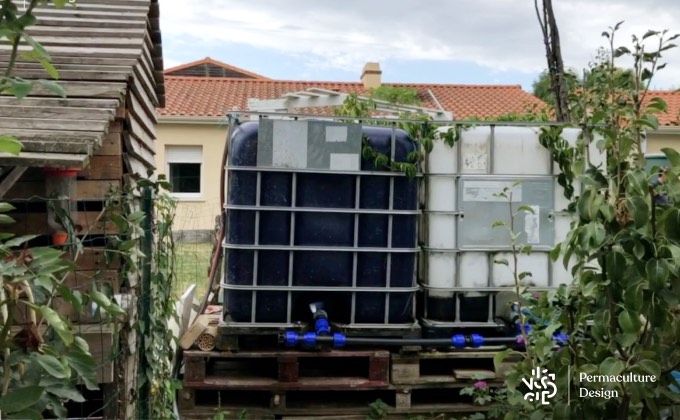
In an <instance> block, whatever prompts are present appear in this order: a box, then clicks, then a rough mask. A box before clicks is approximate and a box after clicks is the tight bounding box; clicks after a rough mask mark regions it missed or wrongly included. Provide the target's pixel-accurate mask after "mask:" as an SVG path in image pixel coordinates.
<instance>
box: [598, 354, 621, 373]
mask: <svg viewBox="0 0 680 420" xmlns="http://www.w3.org/2000/svg"><path fill="white" fill-rule="evenodd" d="M623 368H624V365H623V362H622V361H621V360H619V359H616V358H614V357H607V358H606V359H604V361H603V362H602V363H600V373H601V374H602V375H611V376H617V375H619V374H621V372H623Z"/></svg>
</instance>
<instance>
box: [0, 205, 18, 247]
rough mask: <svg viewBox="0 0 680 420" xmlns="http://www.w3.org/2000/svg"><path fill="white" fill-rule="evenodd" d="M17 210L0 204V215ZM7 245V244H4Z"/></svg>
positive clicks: (11, 206)
mask: <svg viewBox="0 0 680 420" xmlns="http://www.w3.org/2000/svg"><path fill="white" fill-rule="evenodd" d="M16 209H17V208H16V207H14V206H13V205H11V204H9V203H0V213H7V212H8V211H12V210H16ZM5 245H7V244H5Z"/></svg>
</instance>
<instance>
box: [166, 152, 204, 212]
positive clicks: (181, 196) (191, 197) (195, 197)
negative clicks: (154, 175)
mask: <svg viewBox="0 0 680 420" xmlns="http://www.w3.org/2000/svg"><path fill="white" fill-rule="evenodd" d="M172 149H175V150H177V149H194V150H196V149H198V150H199V151H200V159H199V161H198V162H197V161H196V159H194V158H190V157H189V158H185V159H182V158H171V157H170V154H171V153H170V150H172ZM173 163H194V164H198V165H199V177H200V180H199V186H198V189H199V192H197V193H183V192H169V194H170V196H171V197H173V198H176V199H177V200H179V201H203V200H204V197H203V190H204V188H203V177H204V173H203V172H204V169H203V168H204V166H205V165H204V160H203V146H200V145H199V146H197V145H183V144H171V145H166V146H165V174H166V177H167V181H168V182H171V178H170V165H171V164H173Z"/></svg>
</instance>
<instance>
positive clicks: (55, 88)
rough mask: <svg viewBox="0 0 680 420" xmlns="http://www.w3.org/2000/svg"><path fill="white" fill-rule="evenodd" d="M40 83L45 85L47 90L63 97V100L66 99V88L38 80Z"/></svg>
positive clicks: (48, 81)
mask: <svg viewBox="0 0 680 420" xmlns="http://www.w3.org/2000/svg"><path fill="white" fill-rule="evenodd" d="M38 83H40V84H41V85H43V86H44V87H45V88H46V89H48V90H50V91H51V92H52V93H54V94H56V95H58V96H61V97H62V98H65V97H66V91H64V88H62V87H61V86H59V85H58V84H57V83H56V82H54V81H52V80H44V79H40V80H38Z"/></svg>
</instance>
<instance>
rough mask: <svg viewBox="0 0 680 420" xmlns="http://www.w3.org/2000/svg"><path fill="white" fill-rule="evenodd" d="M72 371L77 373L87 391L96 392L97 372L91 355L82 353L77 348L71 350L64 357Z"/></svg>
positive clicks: (97, 387)
mask: <svg viewBox="0 0 680 420" xmlns="http://www.w3.org/2000/svg"><path fill="white" fill-rule="evenodd" d="M64 357H65V358H66V360H67V361H68V363H69V365H70V366H71V368H73V370H75V371H76V372H78V376H79V377H80V378H81V379H82V380H83V383H84V384H85V386H86V387H87V389H89V390H92V391H94V390H97V389H99V386H98V385H97V372H96V368H97V366H96V363H95V361H94V359H93V358H92V356H91V355H89V354H87V353H83V352H82V350H80V349H78V348H72V349H71V350H70V351H69V352H68V353H66V355H65V356H64Z"/></svg>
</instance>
